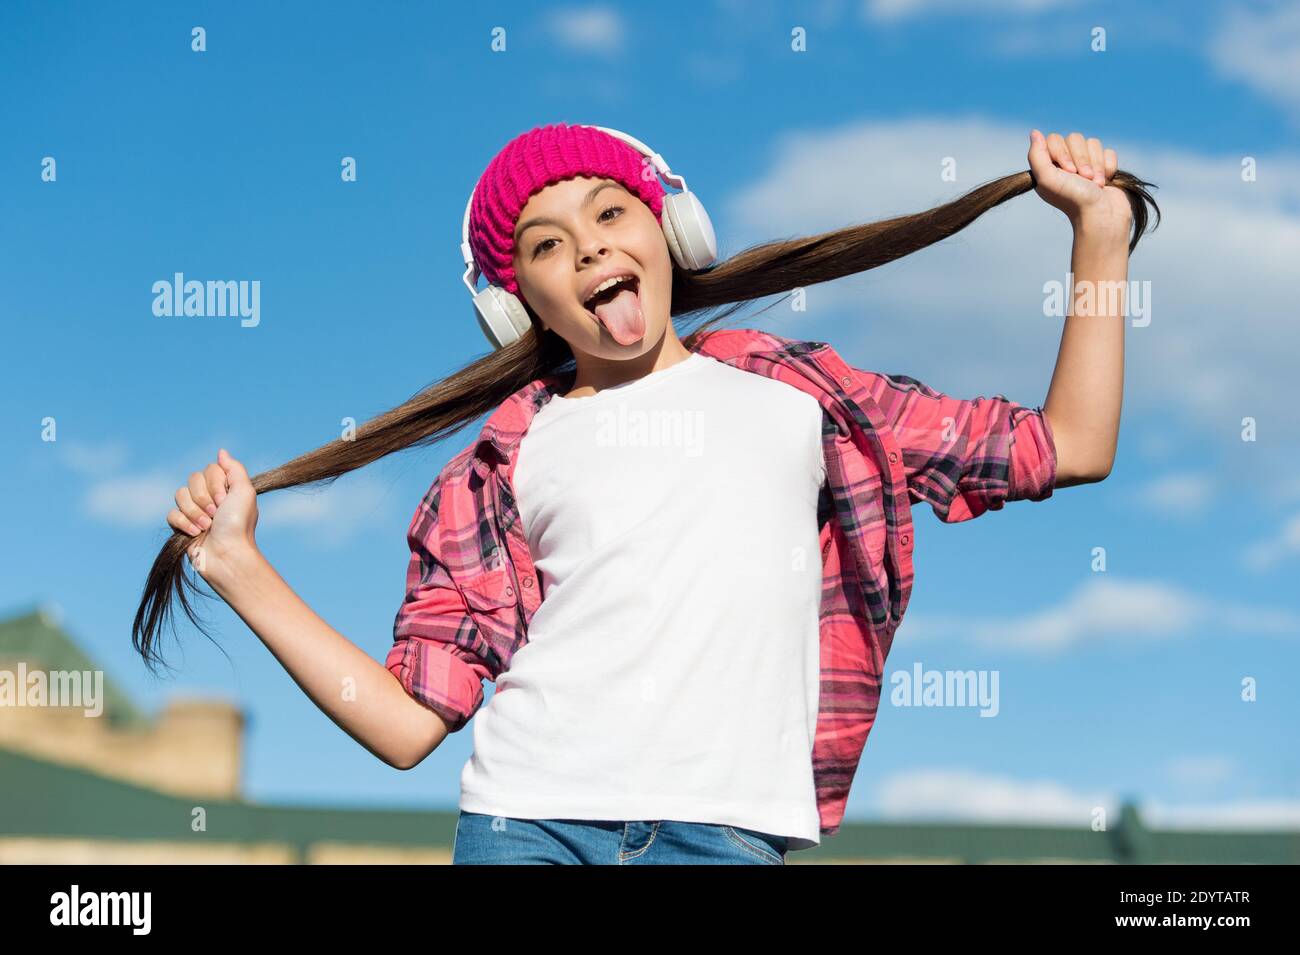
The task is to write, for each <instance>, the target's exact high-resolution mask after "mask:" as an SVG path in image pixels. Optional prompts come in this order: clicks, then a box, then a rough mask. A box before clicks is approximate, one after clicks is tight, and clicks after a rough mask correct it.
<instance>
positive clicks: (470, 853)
mask: <svg viewBox="0 0 1300 955" xmlns="http://www.w3.org/2000/svg"><path fill="white" fill-rule="evenodd" d="M788 845H789V839H787V838H786V837H785V836H774V835H771V834H770V833H765V832H757V831H755V830H753V829H741V828H740V827H739V826H724V825H714V824H713V823H706V822H677V821H675V820H672V819H660V820H653V821H650V822H606V821H603V820H592V819H515V818H513V817H506V816H489V815H486V814H485V813H478V812H466V811H465V810H463V809H462V810H460V816H459V818H457V820H456V836H455V840H454V842H453V843H452V850H451V862H452V865H785V852H786V848H787V846H788Z"/></svg>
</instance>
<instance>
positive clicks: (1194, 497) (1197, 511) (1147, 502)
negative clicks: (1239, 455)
mask: <svg viewBox="0 0 1300 955" xmlns="http://www.w3.org/2000/svg"><path fill="white" fill-rule="evenodd" d="M1214 491H1215V478H1214V475H1213V474H1209V473H1206V472H1204V471H1182V472H1178V473H1176V474H1165V475H1161V476H1160V477H1156V478H1153V479H1152V480H1150V481H1148V482H1147V483H1146V484H1145V485H1143V486H1142V487H1140V488H1138V489H1137V491H1136V492H1135V493H1134V499H1135V500H1136V501H1137V502H1138V503H1140V504H1142V505H1143V506H1145V507H1146V508H1147V509H1148V510H1149V511H1151V512H1153V513H1156V514H1162V515H1164V516H1166V517H1174V518H1189V517H1199V516H1200V515H1202V514H1204V513H1205V512H1206V509H1207V508H1208V507H1209V504H1210V502H1211V501H1212V500H1213V498H1214Z"/></svg>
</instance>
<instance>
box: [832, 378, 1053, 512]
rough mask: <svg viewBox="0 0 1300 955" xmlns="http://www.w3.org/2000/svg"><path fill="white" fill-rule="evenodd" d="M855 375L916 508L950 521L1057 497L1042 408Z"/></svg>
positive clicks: (916, 383) (899, 380) (1049, 433)
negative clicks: (894, 443) (874, 407)
mask: <svg viewBox="0 0 1300 955" xmlns="http://www.w3.org/2000/svg"><path fill="white" fill-rule="evenodd" d="M853 371H854V373H855V374H856V375H857V376H858V378H859V381H860V382H861V383H862V384H864V385H865V386H866V388H867V389H868V390H869V391H870V392H871V394H872V397H874V398H875V400H876V403H877V404H878V405H879V406H880V408H881V409H882V410H883V411H884V414H885V417H886V419H887V420H888V422H889V424H890V427H891V428H892V429H893V431H894V434H895V436H896V437H897V439H898V443H899V446H900V447H901V448H902V451H903V465H904V470H905V471H906V472H907V486H908V492H909V494H910V496H911V498H912V502H913V503H917V502H920V501H926V502H927V503H929V504H930V506H931V507H932V508H933V509H934V513H935V514H936V515H937V516H938V518H939V519H940V520H941V521H943V522H944V523H947V524H956V523H958V522H959V521H968V520H970V519H971V518H973V517H979V516H980V515H981V514H983V513H984V512H985V511H996V510H1000V509H1001V508H1002V506H1003V505H1004V504H1005V503H1006V502H1007V501H1021V500H1026V501H1042V500H1045V499H1047V498H1049V497H1051V496H1052V491H1053V489H1054V487H1055V483H1056V443H1055V441H1054V439H1053V437H1052V430H1051V427H1050V425H1049V424H1048V422H1047V418H1046V416H1045V415H1044V414H1043V409H1042V408H1041V407H1038V408H1028V407H1025V406H1023V405H1018V404H1016V403H1014V402H1012V401H1009V400H1007V398H1006V397H1005V396H1003V395H995V396H994V397H992V398H984V397H980V398H970V399H965V400H963V399H958V398H952V397H949V396H948V395H945V394H942V393H940V392H937V391H935V390H934V389H932V388H930V387H928V386H926V385H924V384H922V383H921V382H919V381H917V380H916V379H915V378H909V377H908V376H906V375H885V374H880V373H877V372H870V371H862V370H860V369H856V368H855V369H853Z"/></svg>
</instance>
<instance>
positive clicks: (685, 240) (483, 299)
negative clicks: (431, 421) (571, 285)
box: [460, 124, 718, 348]
mask: <svg viewBox="0 0 1300 955" xmlns="http://www.w3.org/2000/svg"><path fill="white" fill-rule="evenodd" d="M581 125H587V124H581ZM588 128H590V129H599V130H600V131H601V132H603V133H608V134H609V135H611V136H613V137H615V138H616V139H621V140H622V141H623V142H625V143H627V144H628V145H629V146H631V147H632V148H634V149H635V150H636V151H637V152H639V153H641V155H643V156H646V157H647V158H649V160H650V162H651V163H652V164H653V165H654V167H655V171H656V172H657V173H658V174H659V176H660V177H661V178H662V179H663V180H664V182H666V183H667V184H668V185H670V186H672V187H674V188H676V189H680V190H681V192H679V193H677V194H672V193H668V194H665V195H664V207H663V215H662V216H661V218H662V220H663V229H664V238H666V239H667V240H668V248H669V250H670V251H671V252H672V254H673V258H674V259H675V260H676V262H677V264H678V265H679V266H681V267H682V268H683V269H686V270H687V271H689V272H694V271H697V270H699V269H704V268H708V267H709V266H710V265H712V264H713V263H714V261H715V260H716V259H717V258H718V241H717V238H716V237H715V236H714V234H713V223H712V222H710V221H709V214H708V213H707V212H705V211H704V206H703V205H701V204H700V200H699V199H697V198H695V194H694V193H693V192H691V191H690V190H689V189H687V188H686V180H685V179H683V178H682V177H681V176H676V175H673V172H672V170H671V169H669V168H668V164H667V163H666V162H664V159H663V157H662V156H660V155H659V154H658V153H656V152H651V151H650V150H649V149H647V148H646V146H645V145H644V144H642V143H641V142H640V141H638V140H636V139H633V138H632V137H631V136H629V135H627V134H626V133H620V132H619V131H618V130H616V129H608V128H606V127H604V126H589V127H588ZM480 181H481V180H480ZM477 189H478V186H477V184H476V185H475V191H477ZM473 204H474V194H473V193H472V192H471V193H470V197H469V202H467V203H465V221H464V224H463V225H462V226H461V241H460V251H461V255H462V256H463V257H464V259H465V285H466V287H467V288H469V294H470V295H471V296H472V297H473V299H474V315H475V317H476V318H477V319H478V325H479V328H481V329H483V334H484V335H486V336H487V340H488V341H489V342H491V343H492V347H493V348H504V347H505V346H507V345H509V344H512V343H514V342H517V341H518V340H519V339H520V338H522V337H523V335H524V333H525V332H527V331H528V329H529V327H530V326H531V325H532V322H531V321H530V320H529V318H528V312H527V310H525V308H524V305H523V303H522V302H520V301H519V299H518V298H516V297H515V296H514V295H512V294H511V293H510V292H507V291H506V290H505V289H503V288H501V287H500V286H497V285H489V286H488V287H487V288H485V289H483V291H481V292H480V291H478V289H477V288H476V287H475V286H477V285H478V280H479V276H480V275H482V272H480V271H479V268H478V266H477V265H476V264H475V263H474V252H473V250H471V249H470V246H469V211H470V207H471V206H472V205H473Z"/></svg>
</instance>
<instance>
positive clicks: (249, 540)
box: [167, 448, 257, 581]
mask: <svg viewBox="0 0 1300 955" xmlns="http://www.w3.org/2000/svg"><path fill="white" fill-rule="evenodd" d="M167 523H168V524H169V525H170V526H171V527H172V528H173V529H174V530H177V531H180V532H181V533H182V534H188V535H190V537H192V538H193V539H194V540H193V542H192V543H191V544H190V546H189V548H188V553H189V556H190V563H191V564H193V565H194V568H195V569H196V570H197V571H198V572H199V575H200V576H201V577H203V579H204V580H208V581H211V579H212V577H213V576H214V575H216V574H218V573H219V572H220V569H221V568H222V566H223V565H224V563H225V562H226V561H228V560H230V558H231V557H232V556H234V555H235V554H237V553H239V552H240V551H241V550H256V549H257V542H256V540H255V539H254V531H255V530H256V529H257V492H256V491H255V490H253V482H252V481H250V480H249V478H248V472H247V471H245V470H244V466H243V465H242V464H240V463H239V462H238V461H237V460H235V459H234V458H233V457H231V456H230V453H229V452H228V451H227V450H226V449H225V448H222V449H221V450H220V451H218V452H217V460H216V461H215V462H213V463H212V464H209V465H208V466H207V467H206V468H204V469H203V470H202V471H195V472H194V473H193V474H191V475H190V480H189V484H187V485H186V486H184V487H181V488H179V489H178V490H177V491H176V507H174V508H172V510H171V511H169V512H168V513H167Z"/></svg>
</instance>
